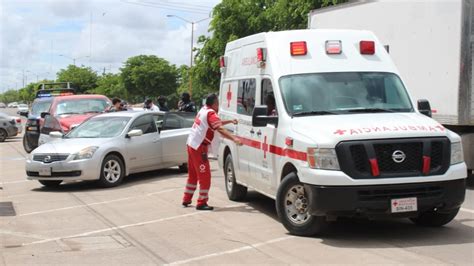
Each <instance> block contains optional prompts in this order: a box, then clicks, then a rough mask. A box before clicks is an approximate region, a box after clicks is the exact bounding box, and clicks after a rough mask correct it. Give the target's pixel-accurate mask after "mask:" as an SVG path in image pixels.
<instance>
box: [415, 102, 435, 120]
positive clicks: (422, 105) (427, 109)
mask: <svg viewBox="0 0 474 266" xmlns="http://www.w3.org/2000/svg"><path fill="white" fill-rule="evenodd" d="M418 111H420V113H422V114H424V115H426V116H428V117H431V115H432V113H431V106H430V102H429V101H428V100H425V99H422V100H418Z"/></svg>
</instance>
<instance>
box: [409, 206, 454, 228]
mask: <svg viewBox="0 0 474 266" xmlns="http://www.w3.org/2000/svg"><path fill="white" fill-rule="evenodd" d="M458 212H459V208H456V209H454V210H451V211H449V212H436V211H429V212H423V213H420V214H419V216H418V217H416V218H410V220H411V221H412V222H413V223H415V224H416V225H420V226H429V227H439V226H443V225H445V224H447V223H449V222H451V221H452V220H453V219H454V217H456V215H457V214H458Z"/></svg>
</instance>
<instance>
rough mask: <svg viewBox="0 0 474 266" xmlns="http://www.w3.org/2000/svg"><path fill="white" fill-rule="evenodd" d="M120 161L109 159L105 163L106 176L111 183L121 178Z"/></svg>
mask: <svg viewBox="0 0 474 266" xmlns="http://www.w3.org/2000/svg"><path fill="white" fill-rule="evenodd" d="M121 170H122V169H121V168H120V164H119V162H117V161H116V160H109V161H107V162H106V163H105V165H104V177H105V180H107V182H109V183H115V182H117V180H119V179H120V175H121V174H122V171H121Z"/></svg>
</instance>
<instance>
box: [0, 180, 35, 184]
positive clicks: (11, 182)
mask: <svg viewBox="0 0 474 266" xmlns="http://www.w3.org/2000/svg"><path fill="white" fill-rule="evenodd" d="M24 182H30V180H17V181H6V182H3V181H2V182H0V184H16V183H24Z"/></svg>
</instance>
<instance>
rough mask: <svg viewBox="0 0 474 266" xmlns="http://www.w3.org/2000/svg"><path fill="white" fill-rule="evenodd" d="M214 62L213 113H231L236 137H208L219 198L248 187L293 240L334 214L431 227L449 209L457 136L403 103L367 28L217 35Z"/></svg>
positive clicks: (425, 105)
mask: <svg viewBox="0 0 474 266" xmlns="http://www.w3.org/2000/svg"><path fill="white" fill-rule="evenodd" d="M413 49H422V47H421V46H417V45H414V46H413ZM413 60H417V59H416V58H413ZM220 67H221V84H220V94H219V97H220V99H219V102H220V104H219V116H220V117H221V119H237V120H238V122H239V123H238V124H237V125H226V128H227V129H228V130H230V131H231V132H232V133H233V134H235V135H236V136H237V137H238V138H239V139H240V140H241V142H242V143H243V145H242V146H236V145H235V144H234V143H233V142H231V141H228V140H220V142H221V143H220V145H219V149H218V152H217V157H218V162H219V166H220V167H221V168H222V169H223V171H224V176H225V186H226V191H227V195H228V198H229V199H230V200H234V201H240V200H243V199H244V198H245V196H246V194H247V190H248V189H253V190H256V191H258V192H259V193H261V194H263V195H266V196H268V197H270V198H273V199H275V205H276V210H277V213H278V217H279V219H280V221H281V222H282V224H283V225H284V226H285V228H286V229H287V230H288V231H289V232H290V233H291V234H294V235H304V236H307V235H315V234H320V233H323V232H324V230H325V228H326V225H327V224H328V222H330V221H334V220H336V219H337V218H338V217H367V218H370V219H377V218H387V217H389V218H409V219H410V220H412V221H413V222H414V223H415V224H417V225H421V226H442V225H445V224H447V223H449V222H450V221H451V220H452V219H454V217H455V216H456V215H457V213H458V211H459V209H460V206H461V204H462V203H463V201H464V197H465V178H466V175H467V174H466V173H467V170H466V164H465V163H464V160H463V150H462V145H461V139H460V137H459V136H458V135H457V134H455V133H453V132H451V131H449V130H447V129H446V128H444V127H443V126H442V125H441V124H440V123H438V122H436V121H435V120H433V119H432V118H430V116H431V108H430V105H429V102H428V101H426V100H418V101H416V102H415V101H413V100H412V98H411V97H410V93H409V88H407V87H406V86H405V83H404V82H403V79H402V77H400V75H399V72H398V70H397V68H396V67H395V65H394V64H393V62H392V60H391V59H390V56H389V55H388V53H387V52H386V50H385V48H384V46H383V45H382V44H381V43H380V42H379V40H378V39H377V37H376V36H375V35H374V34H373V33H371V32H369V31H359V30H318V29H308V30H292V31H282V32H268V33H260V34H255V35H252V36H248V37H245V38H242V39H238V40H235V41H232V42H229V43H228V44H227V46H226V49H225V54H224V56H222V57H221V58H220ZM433 93H434V92H433Z"/></svg>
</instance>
